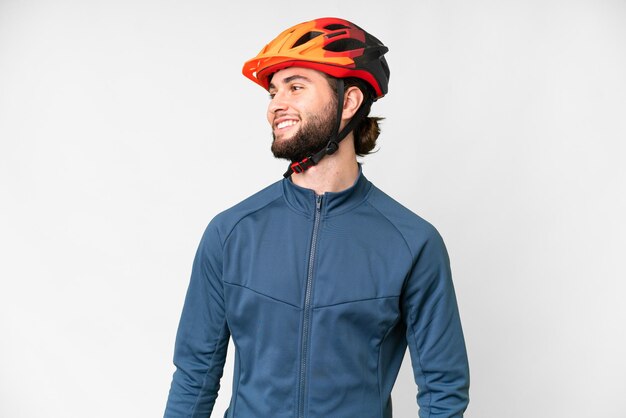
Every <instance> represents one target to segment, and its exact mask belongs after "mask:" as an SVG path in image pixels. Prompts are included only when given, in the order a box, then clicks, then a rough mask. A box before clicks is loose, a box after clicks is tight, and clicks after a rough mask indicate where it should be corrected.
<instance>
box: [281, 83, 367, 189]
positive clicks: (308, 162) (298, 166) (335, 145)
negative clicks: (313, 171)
mask: <svg viewBox="0 0 626 418" xmlns="http://www.w3.org/2000/svg"><path fill="white" fill-rule="evenodd" d="M344 92H345V85H344V82H343V79H341V78H340V79H338V80H337V120H336V121H335V129H334V130H333V134H332V135H331V137H330V139H329V141H328V143H327V144H326V147H324V148H323V149H321V150H320V151H318V152H316V153H315V154H313V155H310V156H308V157H306V158H305V159H303V160H301V161H295V162H293V163H291V164H290V165H289V168H287V171H286V172H285V174H283V177H285V178H287V177H289V176H291V175H292V174H293V173H297V174H299V173H302V172H304V171H305V170H307V169H309V168H311V167H313V166H314V165H317V163H319V162H320V160H321V159H322V158H324V157H325V156H327V155H332V154H334V153H335V152H336V151H337V150H338V149H339V143H340V142H341V140H342V139H344V138H345V137H346V136H347V135H348V134H349V133H350V131H352V130H353V129H354V126H355V125H356V124H357V123H359V122H360V121H361V120H362V119H363V118H364V117H365V116H367V115H366V113H365V112H367V110H368V108H369V105H370V104H371V103H365V102H363V103H361V107H359V109H358V110H357V111H356V113H355V114H354V116H353V117H352V119H350V122H348V123H347V124H346V126H344V127H343V129H342V130H341V131H339V127H340V126H341V115H342V114H343V95H344Z"/></svg>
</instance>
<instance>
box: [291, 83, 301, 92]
mask: <svg viewBox="0 0 626 418" xmlns="http://www.w3.org/2000/svg"><path fill="white" fill-rule="evenodd" d="M303 88H304V87H303V86H300V85H298V84H294V85H293V86H291V90H292V91H298V90H302V89H303Z"/></svg>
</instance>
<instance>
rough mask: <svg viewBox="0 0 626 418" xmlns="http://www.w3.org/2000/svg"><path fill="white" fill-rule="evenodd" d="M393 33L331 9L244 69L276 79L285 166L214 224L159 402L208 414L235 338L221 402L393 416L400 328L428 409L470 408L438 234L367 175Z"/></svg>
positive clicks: (251, 413)
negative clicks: (379, 33) (363, 160)
mask: <svg viewBox="0 0 626 418" xmlns="http://www.w3.org/2000/svg"><path fill="white" fill-rule="evenodd" d="M386 52H387V48H386V47H385V46H384V45H383V44H382V43H381V42H380V41H379V40H378V39H376V38H375V37H373V36H371V35H369V34H368V33H366V32H365V31H363V30H362V29H361V28H359V27H358V26H356V25H354V24H353V23H350V22H348V21H345V20H342V19H336V18H324V19H317V20H314V21H311V22H305V23H301V24H299V25H296V26H294V27H292V28H290V29H287V30H286V31H284V32H283V33H281V34H280V35H279V36H278V37H277V38H276V39H274V40H273V41H272V42H270V43H269V44H268V45H267V46H266V47H265V48H264V49H263V50H262V51H261V52H260V53H259V54H258V56H257V57H255V58H254V59H252V60H250V61H248V62H247V63H246V64H245V65H244V69H243V72H244V74H245V75H246V76H247V77H249V78H251V79H252V80H253V81H255V82H256V83H258V84H260V85H261V86H263V87H264V88H266V89H267V90H268V91H269V93H270V98H271V101H270V104H269V106H268V110H267V118H268V121H269V123H270V125H271V128H272V132H273V135H274V141H273V143H272V152H273V153H274V155H275V156H276V157H278V158H285V159H288V160H290V161H291V164H290V165H289V169H288V170H287V173H285V179H283V180H281V181H279V182H277V183H275V184H273V185H271V186H269V187H268V188H266V189H264V190H262V191H260V192H259V193H257V194H255V195H254V196H252V197H250V198H248V199H246V200H244V201H243V202H241V203H240V204H238V205H236V206H235V207H233V208H231V209H229V210H227V211H225V212H223V213H221V214H220V215H218V216H217V217H215V219H213V221H212V222H211V223H210V224H209V226H208V228H207V230H206V231H205V234H204V236H203V238H202V241H201V243H200V246H199V249H198V252H197V254H196V258H195V261H194V265H193V271H192V276H191V282H190V285H189V290H188V293H187V297H186V300H185V306H184V309H183V313H182V317H181V321H180V326H179V329H178V335H177V338H176V349H175V355H174V363H175V364H176V367H177V370H176V372H175V373H174V378H173V382H172V387H171V390H170V394H169V399H168V403H167V409H166V411H165V416H166V417H209V416H210V414H211V411H212V409H213V405H214V402H215V398H216V396H217V391H218V388H219V382H220V378H221V376H222V370H223V365H224V359H225V357H226V349H227V346H228V340H229V338H230V337H232V338H233V342H234V345H235V349H236V352H235V370H234V382H233V392H232V398H231V401H230V406H229V408H228V411H227V413H226V417H228V418H305V417H306V418H389V417H391V416H392V408H391V396H390V393H391V389H392V387H393V384H394V382H395V379H396V376H397V374H398V370H399V368H400V364H401V362H402V358H403V355H404V353H405V350H406V348H407V344H408V347H409V350H410V354H411V363H412V366H413V370H414V376H415V382H416V383H417V385H418V388H419V393H418V396H417V401H418V404H419V407H420V416H421V417H430V418H435V417H437V418H444V417H445V418H453V417H462V416H463V412H464V411H465V408H466V407H467V403H468V387H469V372H468V365H467V356H466V352H465V344H464V340H463V334H462V330H461V324H460V320H459V314H458V309H457V304H456V299H455V295H454V289H453V285H452V279H451V275H450V268H449V261H448V256H447V254H446V250H445V247H444V244H443V241H442V239H441V237H440V236H439V234H438V233H437V231H436V230H435V229H434V228H433V227H432V226H431V225H430V224H429V223H427V222H426V221H424V220H423V219H421V218H419V217H418V216H417V215H415V214H413V213H412V212H410V211H409V210H408V209H406V208H404V207H403V206H401V205H400V204H398V203H397V202H395V201H394V200H392V199H391V198H390V197H388V196H387V195H385V194H384V193H383V192H381V191H380V190H379V189H377V188H376V187H375V186H374V185H372V183H370V182H369V181H368V180H367V179H366V178H365V176H364V175H363V173H362V171H361V167H360V166H359V164H358V163H357V159H356V156H357V155H365V154H367V153H368V152H369V151H371V150H372V149H373V147H374V145H375V141H376V137H377V136H378V133H379V130H378V125H377V120H376V118H368V117H367V114H368V112H369V109H370V106H371V104H372V102H373V101H374V100H376V99H378V98H380V97H382V96H384V95H385V94H386V92H387V85H388V79H389V68H388V66H387V62H386V60H385V58H384V54H385V53H386Z"/></svg>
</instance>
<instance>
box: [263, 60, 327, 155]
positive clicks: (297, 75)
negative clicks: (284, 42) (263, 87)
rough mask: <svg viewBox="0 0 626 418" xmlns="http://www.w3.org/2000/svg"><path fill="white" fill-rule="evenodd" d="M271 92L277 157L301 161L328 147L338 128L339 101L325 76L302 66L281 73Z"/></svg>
mask: <svg viewBox="0 0 626 418" xmlns="http://www.w3.org/2000/svg"><path fill="white" fill-rule="evenodd" d="M269 93H270V98H271V102H270V104H269V106H268V108H267V120H268V122H269V123H270V126H271V127H272V135H273V137H274V140H273V142H272V153H273V154H274V156H275V157H276V158H284V159H287V160H290V161H300V160H302V159H304V158H306V157H308V156H310V155H312V154H315V153H316V152H318V151H319V150H321V149H322V148H324V147H325V146H326V144H327V143H328V140H329V137H330V136H331V134H332V133H333V130H334V129H335V118H336V117H337V116H336V113H337V109H336V107H337V100H336V98H335V95H334V93H333V91H332V89H331V87H330V85H329V84H328V81H327V80H326V77H325V76H324V75H323V74H322V73H320V72H319V71H316V70H311V69H308V68H300V67H290V68H286V69H284V70H280V71H278V72H276V73H275V74H274V76H273V77H272V82H271V83H270V86H269Z"/></svg>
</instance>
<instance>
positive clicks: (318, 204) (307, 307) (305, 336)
mask: <svg viewBox="0 0 626 418" xmlns="http://www.w3.org/2000/svg"><path fill="white" fill-rule="evenodd" d="M321 213H322V196H317V195H316V196H315V218H314V220H313V237H312V238H311V251H310V253H309V267H308V271H307V277H306V288H305V294H304V319H303V324H302V352H301V353H300V354H301V359H300V393H299V396H298V418H304V397H305V394H306V387H305V382H306V367H307V355H308V350H309V331H310V330H309V328H310V322H311V291H312V289H311V288H312V285H313V264H314V261H315V250H316V248H317V235H318V230H319V226H320V217H321Z"/></svg>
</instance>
